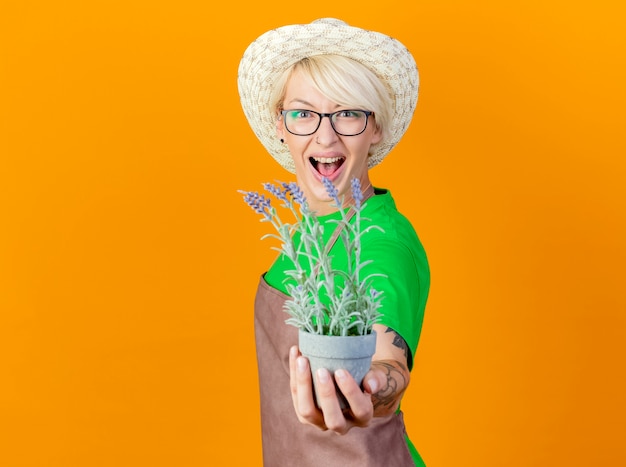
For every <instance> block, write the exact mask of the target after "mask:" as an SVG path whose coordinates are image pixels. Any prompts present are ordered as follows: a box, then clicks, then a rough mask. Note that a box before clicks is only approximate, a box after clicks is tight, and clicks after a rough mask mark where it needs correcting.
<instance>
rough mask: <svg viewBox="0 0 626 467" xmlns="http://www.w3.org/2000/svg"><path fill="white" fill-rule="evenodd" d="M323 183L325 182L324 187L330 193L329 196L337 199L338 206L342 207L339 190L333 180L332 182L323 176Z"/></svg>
mask: <svg viewBox="0 0 626 467" xmlns="http://www.w3.org/2000/svg"><path fill="white" fill-rule="evenodd" d="M322 183H323V184H324V188H326V193H328V196H330V197H331V198H332V199H333V200H335V204H337V206H339V207H341V201H339V191H338V190H337V188H336V187H335V185H333V182H331V181H330V180H329V179H328V178H326V177H323V178H322Z"/></svg>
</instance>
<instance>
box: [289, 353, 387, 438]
mask: <svg viewBox="0 0 626 467" xmlns="http://www.w3.org/2000/svg"><path fill="white" fill-rule="evenodd" d="M289 376H290V381H289V385H290V389H291V398H292V402H293V406H294V409H295V411H296V415H297V417H298V420H300V422H301V423H306V424H310V425H314V426H317V427H318V428H320V429H322V430H331V431H333V432H335V433H338V434H345V433H347V432H348V430H350V428H352V427H353V426H367V425H368V424H369V422H370V420H371V419H372V417H373V412H374V408H373V404H372V397H371V393H372V392H375V390H376V388H377V387H380V385H381V383H380V382H379V381H378V376H379V375H377V372H372V371H370V372H369V373H368V374H367V375H366V379H365V380H364V383H363V386H364V389H365V392H364V391H363V390H362V389H361V388H360V387H359V385H358V384H357V383H356V381H355V380H354V378H352V376H351V375H350V373H349V372H347V371H346V370H337V371H336V372H335V375H334V378H333V375H331V373H330V372H329V371H328V370H327V369H325V368H321V369H319V370H318V371H317V372H316V374H315V381H316V386H315V391H316V394H317V405H316V403H315V398H314V394H313V381H312V375H311V369H310V366H309V361H308V359H306V358H305V357H303V356H302V355H301V354H300V352H299V350H298V348H297V346H293V347H292V348H291V349H290V351H289ZM335 383H336V384H335ZM337 388H339V390H340V391H341V393H342V394H343V395H344V396H345V399H346V400H347V402H348V404H349V407H348V408H347V409H342V407H341V404H340V402H339V397H338V395H337Z"/></svg>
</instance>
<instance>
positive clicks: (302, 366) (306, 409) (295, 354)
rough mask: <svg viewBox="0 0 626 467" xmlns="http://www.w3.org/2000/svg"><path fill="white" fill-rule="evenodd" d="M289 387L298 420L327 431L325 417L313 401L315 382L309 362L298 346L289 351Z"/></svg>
mask: <svg viewBox="0 0 626 467" xmlns="http://www.w3.org/2000/svg"><path fill="white" fill-rule="evenodd" d="M289 386H290V389H291V400H292V402H293V407H294V410H295V411H296V415H297V417H298V420H300V422H301V423H306V424H309V425H315V426H317V427H319V428H320V429H322V430H325V429H326V425H325V424H324V416H323V414H322V413H321V412H320V410H319V409H318V408H317V406H316V405H315V402H314V399H313V381H312V379H311V370H310V368H309V361H308V360H307V359H306V358H305V357H302V356H301V355H300V352H299V351H298V348H297V347H296V346H293V347H292V348H291V349H290V350H289Z"/></svg>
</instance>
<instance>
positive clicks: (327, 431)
mask: <svg viewBox="0 0 626 467" xmlns="http://www.w3.org/2000/svg"><path fill="white" fill-rule="evenodd" d="M238 84H239V93H240V96H241V102H242V106H243V109H244V113H245V114H246V117H247V118H248V121H249V122H250V125H251V127H252V129H253V130H254V132H255V134H256V135H257V137H258V138H259V139H260V140H261V142H262V143H263V145H264V146H265V147H266V149H267V150H268V151H269V152H270V154H271V155H272V156H273V157H274V158H275V159H276V160H277V161H278V162H279V164H280V165H281V166H283V167H284V168H285V169H287V170H288V171H290V172H292V173H295V175H296V180H297V183H298V185H299V186H300V188H301V189H302V190H303V192H304V194H305V196H306V198H307V201H308V204H309V207H310V208H311V210H313V211H315V212H316V213H317V215H318V216H319V218H320V220H321V221H323V222H326V223H327V225H328V227H327V228H326V229H324V235H325V240H326V241H331V236H332V233H333V230H334V228H335V224H333V223H332V221H333V220H334V219H335V220H336V219H338V212H337V208H336V207H335V206H334V205H333V200H332V199H330V197H329V196H328V194H327V192H326V188H325V186H324V184H323V183H322V178H324V177H326V178H328V179H329V180H330V181H332V182H333V184H334V185H335V187H336V188H337V189H338V191H339V196H340V197H344V198H345V199H347V200H350V193H351V191H350V187H351V180H352V179H353V178H354V177H356V178H358V179H359V180H360V182H361V187H363V188H364V195H365V197H366V198H368V199H367V201H366V206H365V208H364V211H363V214H362V215H363V216H364V217H366V218H369V219H370V220H371V222H372V223H374V224H377V225H379V226H380V227H382V230H383V232H379V231H374V230H373V231H370V232H368V234H367V235H366V236H364V238H363V243H362V253H361V254H362V258H363V259H365V260H368V259H371V260H372V263H371V264H370V265H369V266H368V268H369V270H367V271H364V274H371V273H379V275H378V276H376V278H375V279H374V282H373V283H372V286H373V287H374V288H375V289H376V290H379V291H383V293H384V300H383V301H382V306H381V312H382V317H381V318H380V320H379V322H378V324H376V325H375V330H376V331H377V344H376V353H375V355H374V357H373V360H372V367H371V370H370V372H369V373H368V374H367V375H366V376H365V379H364V380H363V384H362V387H360V386H359V385H357V383H356V382H355V381H354V380H353V379H352V377H351V376H350V375H349V373H347V372H345V371H341V370H340V371H338V372H336V373H335V375H334V376H333V375H331V374H330V373H329V372H328V371H326V370H324V369H322V370H319V371H318V372H317V374H316V375H312V374H311V371H310V369H309V365H308V361H307V359H306V358H305V357H303V356H301V355H300V353H299V350H298V348H297V331H296V329H295V328H293V327H292V326H288V325H286V324H285V317H286V316H285V312H284V311H283V304H284V301H285V300H286V299H287V298H288V297H287V295H286V292H287V290H286V288H285V284H284V279H285V277H286V276H285V271H286V270H287V269H290V267H291V265H290V264H289V261H287V260H284V259H283V258H280V257H279V258H278V259H277V260H276V261H275V262H274V264H273V265H272V266H271V267H270V269H269V270H268V271H267V273H266V274H264V275H263V276H262V277H261V281H260V284H259V289H258V291H257V297H256V302H255V333H256V345H257V355H258V363H259V382H260V390H261V421H262V431H263V458H264V465H266V466H273V465H276V466H292V465H293V466H308V465H316V466H318V465H323V466H334V465H337V466H339V465H341V466H346V465H355V466H383V465H389V466H404V465H424V464H423V462H422V460H421V458H420V456H419V454H418V453H417V451H416V450H415V448H414V446H413V444H412V443H411V441H410V440H409V438H408V436H407V435H406V432H405V428H404V422H403V418H402V412H401V411H400V401H401V399H402V395H403V394H404V391H405V390H406V388H407V385H408V384H409V379H410V371H411V369H412V367H413V355H414V353H415V351H416V349H417V343H418V340H419V335H420V332H421V326H422V320H423V315H424V308H425V305H426V299H427V296H428V290H429V285H430V275H429V269H428V262H427V259H426V255H425V253H424V249H423V247H422V245H421V243H420V241H419V239H418V237H417V235H416V233H415V231H414V229H413V227H412V226H411V224H410V222H409V221H408V220H407V219H406V218H405V217H404V216H403V215H402V214H400V213H399V212H398V210H397V209H396V206H395V203H394V201H393V198H392V196H391V193H390V191H389V190H386V189H382V188H373V187H372V183H371V180H370V175H369V169H370V168H372V167H374V166H375V165H377V164H378V163H380V162H381V161H382V160H383V159H384V157H386V155H387V154H388V153H389V151H390V150H391V149H392V148H393V147H394V146H395V145H396V143H397V142H398V141H399V140H400V138H401V137H402V135H403V134H404V132H405V131H406V129H407V127H408V125H409V123H410V121H411V118H412V116H413V111H414V109H415V105H416V102H417V91H418V73H417V68H416V66H415V62H414V60H413V57H412V56H411V54H410V53H409V51H408V50H407V49H406V48H405V47H404V46H403V45H402V44H400V43H399V42H398V41H396V40H394V39H392V38H391V37H389V36H386V35H384V34H380V33H377V32H371V31H366V30H363V29H360V28H355V27H352V26H349V25H347V24H345V23H344V22H342V21H339V20H335V19H322V20H317V21H314V22H312V23H310V24H305V25H290V26H284V27H282V28H278V29H275V30H272V31H268V32H267V33H265V34H263V35H262V36H260V37H259V38H258V39H257V40H256V41H254V42H253V43H252V44H251V45H250V46H249V47H248V49H247V50H246V52H245V54H244V56H243V58H242V60H241V63H240V66H239V77H238ZM340 243H341V242H339V243H337V244H335V245H333V247H332V248H333V250H331V253H332V251H334V250H335V249H340V248H341V244H340ZM340 256H342V255H337V257H340ZM333 267H336V268H345V267H347V265H346V264H341V261H336V262H335V263H333ZM312 378H316V380H317V383H318V389H317V390H318V403H317V404H316V403H315V402H314V398H313V389H312V381H313V379H312ZM335 383H336V384H337V387H338V388H339V389H340V390H341V392H342V393H343V395H344V396H345V398H346V399H347V401H348V403H349V409H344V410H342V409H341V407H340V403H339V400H338V398H337V395H336V390H335ZM337 434H339V435H341V436H337Z"/></svg>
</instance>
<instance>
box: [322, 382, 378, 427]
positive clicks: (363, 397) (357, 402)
mask: <svg viewBox="0 0 626 467" xmlns="http://www.w3.org/2000/svg"><path fill="white" fill-rule="evenodd" d="M370 373H371V372H370ZM368 375H369V373H368ZM335 381H337V386H338V387H339V389H340V390H341V392H342V394H343V395H344V396H345V398H346V400H347V401H348V404H349V406H350V407H349V408H350V411H349V413H350V415H351V417H350V418H351V421H352V423H353V424H354V425H356V426H367V425H368V424H369V422H370V420H371V419H372V417H373V415H374V406H373V405H372V397H371V394H370V393H368V392H363V390H362V389H361V388H360V387H359V385H358V384H357V383H356V381H355V380H354V378H352V376H351V375H350V373H349V372H347V371H346V370H337V371H336V372H335ZM324 415H325V416H326V413H324ZM326 424H327V425H328V420H326ZM329 429H330V427H329Z"/></svg>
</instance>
